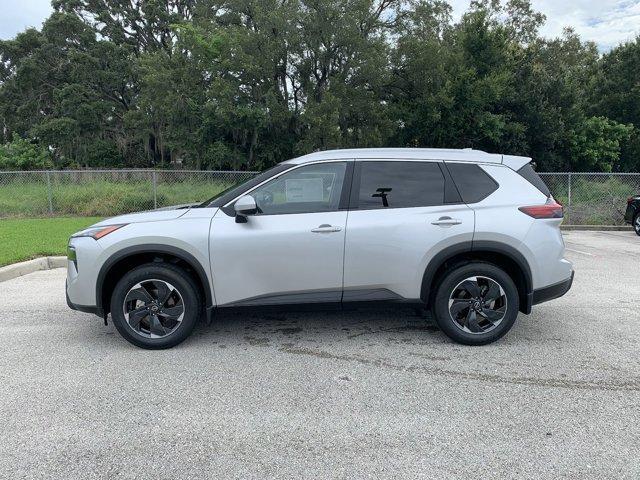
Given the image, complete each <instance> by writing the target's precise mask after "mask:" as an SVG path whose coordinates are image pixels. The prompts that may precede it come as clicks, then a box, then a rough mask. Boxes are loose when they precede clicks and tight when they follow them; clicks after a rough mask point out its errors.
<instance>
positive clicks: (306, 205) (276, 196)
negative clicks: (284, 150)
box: [250, 162, 347, 215]
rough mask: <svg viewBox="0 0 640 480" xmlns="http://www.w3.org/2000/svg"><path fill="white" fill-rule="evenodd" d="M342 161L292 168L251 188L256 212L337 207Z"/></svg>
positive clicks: (309, 211)
mask: <svg viewBox="0 0 640 480" xmlns="http://www.w3.org/2000/svg"><path fill="white" fill-rule="evenodd" d="M346 170H347V164H346V162H331V163H319V164H313V165H307V166H303V167H299V168H295V169H293V170H291V171H289V172H287V173H284V174H282V175H280V176H279V177H277V178H275V179H273V180H272V181H270V182H267V183H265V184H264V185H262V186H260V187H258V188H256V189H255V190H253V191H252V192H251V193H250V195H251V196H253V198H255V200H256V205H257V206H258V214H263V215H277V214H284V213H312V212H331V211H335V210H338V207H339V204H340V196H341V194H342V184H343V183H344V177H345V172H346Z"/></svg>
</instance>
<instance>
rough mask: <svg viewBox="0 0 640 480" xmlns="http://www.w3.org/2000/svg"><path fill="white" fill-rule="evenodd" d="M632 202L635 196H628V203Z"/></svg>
mask: <svg viewBox="0 0 640 480" xmlns="http://www.w3.org/2000/svg"><path fill="white" fill-rule="evenodd" d="M631 202H633V197H629V198H627V205H629V204H630V203H631Z"/></svg>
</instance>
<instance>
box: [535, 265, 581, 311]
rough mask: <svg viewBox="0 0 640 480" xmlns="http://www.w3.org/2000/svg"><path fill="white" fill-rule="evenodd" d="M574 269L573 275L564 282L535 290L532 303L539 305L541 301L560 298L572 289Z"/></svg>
mask: <svg viewBox="0 0 640 480" xmlns="http://www.w3.org/2000/svg"><path fill="white" fill-rule="evenodd" d="M574 273H575V272H574V271H573V270H572V271H571V276H570V277H569V278H567V279H566V280H563V281H562V282H558V283H554V284H553V285H549V286H548V287H544V288H538V289H537V290H534V291H533V294H532V299H531V304H532V305H537V304H539V303H543V302H548V301H549V300H553V299H554V298H559V297H561V296H563V295H564V294H565V293H567V292H568V291H569V289H571V285H572V284H573V275H574Z"/></svg>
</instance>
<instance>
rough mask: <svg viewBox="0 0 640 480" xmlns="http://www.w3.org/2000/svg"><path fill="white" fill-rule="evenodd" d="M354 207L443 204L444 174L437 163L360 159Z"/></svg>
mask: <svg viewBox="0 0 640 480" xmlns="http://www.w3.org/2000/svg"><path fill="white" fill-rule="evenodd" d="M360 165H361V166H360V168H361V170H360V189H359V192H358V205H357V208H360V209H368V208H403V207H423V206H428V205H442V204H443V200H444V177H443V176H442V171H441V170H440V167H439V166H438V164H437V163H429V162H361V164H360Z"/></svg>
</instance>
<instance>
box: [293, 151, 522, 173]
mask: <svg viewBox="0 0 640 480" xmlns="http://www.w3.org/2000/svg"><path fill="white" fill-rule="evenodd" d="M381 158H384V159H385V160H449V161H452V160H453V161H462V162H482V163H505V164H507V165H508V166H509V167H511V168H520V166H522V165H524V164H526V163H528V162H530V161H531V159H530V158H528V157H516V156H512V155H501V154H497V153H487V152H483V151H482V150H473V149H471V148H463V149H453V148H452V149H447V148H354V149H344V150H325V151H323V152H314V153H310V154H308V155H303V156H301V157H297V158H294V159H291V160H288V161H287V162H286V163H293V164H302V163H307V162H317V161H320V160H340V159H356V160H357V159H381Z"/></svg>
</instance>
